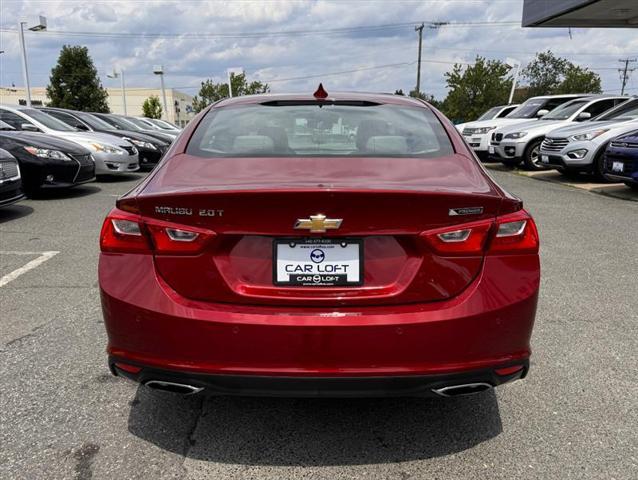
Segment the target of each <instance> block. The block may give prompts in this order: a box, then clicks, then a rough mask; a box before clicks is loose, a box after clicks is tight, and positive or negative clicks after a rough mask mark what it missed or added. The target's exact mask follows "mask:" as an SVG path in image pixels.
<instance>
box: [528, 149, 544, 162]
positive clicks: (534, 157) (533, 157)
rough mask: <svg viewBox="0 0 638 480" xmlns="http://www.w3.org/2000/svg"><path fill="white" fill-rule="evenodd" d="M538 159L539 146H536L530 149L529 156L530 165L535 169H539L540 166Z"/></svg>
mask: <svg viewBox="0 0 638 480" xmlns="http://www.w3.org/2000/svg"><path fill="white" fill-rule="evenodd" d="M540 158H541V156H540V146H539V145H537V146H535V147H534V148H532V151H531V152H530V154H529V159H530V160H531V161H532V165H534V166H535V167H540V166H542V165H541V163H540Z"/></svg>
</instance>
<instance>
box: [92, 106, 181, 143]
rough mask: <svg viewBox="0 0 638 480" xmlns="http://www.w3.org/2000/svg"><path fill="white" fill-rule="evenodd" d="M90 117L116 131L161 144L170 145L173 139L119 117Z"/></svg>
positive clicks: (100, 115) (110, 115)
mask: <svg viewBox="0 0 638 480" xmlns="http://www.w3.org/2000/svg"><path fill="white" fill-rule="evenodd" d="M91 115H94V116H96V117H98V118H99V119H100V120H104V121H105V122H106V123H108V124H109V125H111V126H112V127H113V128H115V129H117V130H127V131H133V132H138V133H142V134H144V135H148V136H149V137H153V138H157V139H158V140H162V141H163V142H167V143H171V142H172V141H173V140H174V139H175V137H173V136H172V135H169V134H166V133H163V132H160V131H159V130H144V129H142V128H140V127H139V126H137V125H136V124H135V123H133V122H131V121H130V120H129V119H127V118H125V117H123V116H121V115H114V114H112V113H91Z"/></svg>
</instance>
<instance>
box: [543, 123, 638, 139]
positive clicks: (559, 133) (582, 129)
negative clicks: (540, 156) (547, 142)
mask: <svg viewBox="0 0 638 480" xmlns="http://www.w3.org/2000/svg"><path fill="white" fill-rule="evenodd" d="M628 123H635V124H636V127H637V128H638V121H636V120H629V121H623V122H616V121H614V120H607V121H602V122H584V123H579V124H578V125H570V126H566V127H562V128H557V129H554V130H552V131H551V132H550V133H549V135H548V136H549V137H552V138H564V137H569V136H572V135H578V134H580V133H588V132H594V131H596V130H600V129H601V128H610V127H611V128H613V127H616V126H622V125H626V124H628Z"/></svg>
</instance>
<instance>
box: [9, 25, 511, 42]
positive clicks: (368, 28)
mask: <svg viewBox="0 0 638 480" xmlns="http://www.w3.org/2000/svg"><path fill="white" fill-rule="evenodd" d="M415 23H424V24H426V25H427V26H428V27H440V26H445V27H451V28H459V27H462V28H468V27H496V26H500V27H506V26H512V27H514V26H516V27H519V26H520V23H519V22H513V21H503V22H491V21H486V22H432V21H423V22H418V21H417V22H414V21H413V22H403V23H387V24H380V25H360V26H355V27H342V28H329V29H314V30H310V29H304V30H282V31H273V32H268V31H266V32H251V31H248V32H228V33H210V32H199V33H166V32H81V31H77V32H76V31H61V30H45V31H43V32H38V35H53V36H69V37H71V36H77V37H95V38H179V39H202V38H261V37H289V36H314V35H342V34H346V33H358V32H376V31H383V30H396V29H403V28H406V27H410V26H413V25H414V24H415ZM0 32H4V33H17V30H16V29H13V28H6V27H4V28H0Z"/></svg>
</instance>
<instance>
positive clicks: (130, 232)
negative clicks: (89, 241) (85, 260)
mask: <svg viewBox="0 0 638 480" xmlns="http://www.w3.org/2000/svg"><path fill="white" fill-rule="evenodd" d="M214 237H215V232H212V231H210V230H206V229H202V228H197V227H190V226H184V225H176V224H173V223H170V222H164V221H161V220H155V219H147V218H143V217H142V216H140V215H137V214H134V213H129V212H125V211H123V210H118V209H117V208H114V209H113V210H112V211H111V212H110V213H109V214H108V216H107V217H106V219H105V220H104V224H103V225H102V232H101V234H100V249H101V250H102V251H103V252H115V253H145V254H158V255H196V254H198V253H200V252H201V251H202V250H203V249H204V248H205V247H206V246H207V245H208V243H209V242H210V241H211V239H213V238H214Z"/></svg>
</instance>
